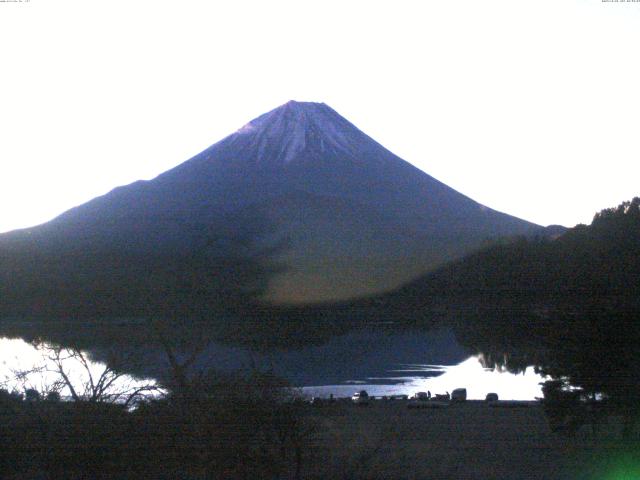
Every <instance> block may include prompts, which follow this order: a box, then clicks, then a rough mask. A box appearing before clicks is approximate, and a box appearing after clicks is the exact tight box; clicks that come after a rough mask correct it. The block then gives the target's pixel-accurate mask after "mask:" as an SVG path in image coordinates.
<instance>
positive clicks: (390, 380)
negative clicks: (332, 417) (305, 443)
mask: <svg viewBox="0 0 640 480" xmlns="http://www.w3.org/2000/svg"><path fill="white" fill-rule="evenodd" d="M208 353H209V356H208V357H209V358H208V359H207V361H206V363H207V364H209V365H216V366H217V367H219V368H220V367H222V368H223V369H226V370H235V369H242V368H244V367H246V366H247V365H248V361H247V356H250V357H251V362H250V363H252V364H253V365H257V366H262V367H266V368H268V369H271V370H272V371H273V372H274V373H275V374H277V375H280V376H282V377H284V378H286V379H287V380H288V381H289V382H290V383H291V384H292V385H294V386H299V387H301V389H302V392H303V393H304V394H305V395H308V396H320V397H328V396H329V395H330V394H333V395H334V396H336V397H346V396H351V395H352V394H353V392H354V391H356V390H361V389H366V390H367V391H368V392H369V394H371V395H375V396H383V395H411V394H413V393H415V392H418V391H431V392H432V393H433V394H435V393H445V392H447V391H448V392H451V391H452V390H453V389H455V388H460V387H464V388H466V389H467V393H468V398H470V399H484V397H485V396H486V394H487V393H489V392H495V393H497V394H498V395H499V397H500V398H501V399H504V400H533V399H535V398H536V397H541V396H542V393H541V388H540V385H539V383H540V382H541V381H543V378H542V377H541V376H539V375H537V374H535V373H534V372H533V369H532V368H529V369H527V370H526V371H525V372H524V373H521V374H511V373H507V372H500V371H498V370H490V369H485V368H483V367H482V365H481V363H480V360H479V358H478V357H469V354H468V353H465V352H464V350H463V349H461V348H460V346H459V345H457V344H456V342H455V340H454V337H453V336H452V334H451V332H449V331H440V332H428V333H425V332H405V333H398V334H393V335H382V334H380V333H375V332H353V333H350V334H347V335H343V336H339V337H336V338H334V339H332V340H330V341H329V342H327V343H326V344H325V345H322V346H313V347H307V348H302V349H297V350H291V351H279V352H271V353H269V354H255V353H250V352H248V351H247V350H245V349H237V348H229V347H223V346H220V345H212V347H211V349H210V350H209V352H208ZM222 358H226V359H227V362H222V361H221V359H222ZM231 359H234V360H231ZM416 361H421V362H423V363H420V364H418V363H410V362H416ZM427 362H428V363H427ZM442 363H448V364H449V365H441V364H442ZM46 365H47V361H46V355H43V352H42V351H39V350H37V349H36V348H34V347H33V346H32V345H31V344H29V343H27V342H25V341H23V340H20V339H7V338H0V387H3V388H9V389H17V390H24V389H26V388H35V389H36V390H38V391H44V390H46V386H47V385H48V384H51V383H52V382H53V381H54V380H55V375H56V374H55V373H52V372H48V371H47V370H49V368H46ZM43 367H45V368H43ZM90 367H91V371H92V372H94V375H95V374H96V373H95V372H99V371H100V370H101V369H103V368H104V364H101V363H100V362H95V361H93V362H90ZM26 370H34V372H33V373H32V374H30V375H28V376H26V377H23V378H22V379H19V380H16V378H15V377H16V373H17V372H22V371H26ZM68 371H69V373H70V376H71V377H72V378H73V379H74V380H73V381H74V382H78V384H82V382H85V381H86V376H87V372H86V371H85V370H83V368H82V367H81V366H79V365H73V364H69V365H68ZM119 382H120V383H119V385H118V386H116V388H118V387H120V388H124V387H125V385H126V387H127V388H130V387H131V386H132V385H136V384H137V383H143V382H144V383H148V382H149V380H145V379H140V378H136V377H133V376H124V377H123V378H122V379H119ZM61 393H62V394H63V395H64V392H61Z"/></svg>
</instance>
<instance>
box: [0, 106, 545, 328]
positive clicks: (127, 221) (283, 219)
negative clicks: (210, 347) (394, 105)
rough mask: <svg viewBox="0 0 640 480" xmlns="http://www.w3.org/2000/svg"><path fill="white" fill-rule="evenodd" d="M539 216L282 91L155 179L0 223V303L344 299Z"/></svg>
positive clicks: (127, 306)
mask: <svg viewBox="0 0 640 480" xmlns="http://www.w3.org/2000/svg"><path fill="white" fill-rule="evenodd" d="M540 231H541V227H539V226H537V225H534V224H532V223H529V222H526V221H523V220H520V219H517V218H515V217H512V216H509V215H506V214H504V213H500V212H497V211H494V210H492V209H490V208H487V207H485V206H483V205H480V204H479V203H477V202H475V201H473V200H471V199H470V198H468V197H466V196H464V195H462V194H460V193H458V192H456V191H455V190H453V189H451V188H449V187H447V186H446V185H444V184H443V183H441V182H439V181H438V180H436V179H434V178H432V177H430V176H429V175H427V174H426V173H424V172H422V171H420V170H418V169H417V168H415V167H413V166H412V165H410V164H409V163H407V162H405V161H404V160H402V159H400V158H399V157H397V156H396V155H394V154H393V153H391V152H390V151H388V150H386V149H385V148H384V147H382V146H381V145H380V144H378V143H376V142H375V141H374V140H372V139H371V138H370V137H368V136H367V135H365V134H364V133H363V132H361V131H360V130H358V129H357V128H356V127H355V126H353V125H352V124H351V123H349V122H348V121H347V120H345V119H344V118H343V117H341V116H340V115H339V114H338V113H336V112H335V111H334V110H332V109H331V108H329V107H328V106H326V105H324V104H319V103H300V102H289V103H287V104H285V105H283V106H281V107H278V108H276V109H275V110H272V111H270V112H268V113H266V114H264V115H262V116H260V117H258V118H256V119H254V120H253V121H251V122H249V123H248V124H247V125H245V126H244V127H242V128H241V129H239V130H238V131H237V132H235V133H233V134H232V135H230V136H228V137H226V138H224V139H223V140H221V141H220V142H218V143H216V144H215V145H213V146H211V147H209V148H208V149H206V150H205V151H203V152H202V153H200V154H198V155H196V156H195V157H193V158H192V159H190V160H188V161H186V162H184V163H182V164H181V165H179V166H177V167H175V168H173V169H172V170H169V171H167V172H165V173H163V174H161V175H159V176H158V177H156V178H155V179H153V180H150V181H138V182H135V183H133V184H130V185H127V186H124V187H119V188H116V189H114V190H113V191H111V192H110V193H108V194H106V195H104V196H101V197H98V198H95V199H94V200H92V201H90V202H87V203H86V204H83V205H81V206H78V207H76V208H73V209H71V210H69V211H67V212H65V213H63V214H62V215H60V216H59V217H57V218H55V219H54V220H52V221H50V222H48V223H45V224H43V225H40V226H37V227H33V228H29V229H25V230H19V231H14V232H10V233H7V234H4V235H0V262H1V265H0V267H1V268H0V289H1V295H2V302H1V305H0V313H1V314H2V315H5V316H6V315H15V316H24V315H40V314H42V315H51V314H54V315H56V316H60V315H62V316H64V315H68V316H81V315H90V316H114V315H115V316H145V315H158V314H165V313H166V314H168V315H172V316H173V315H184V314H186V315H187V316H206V315H209V314H210V313H211V312H212V311H217V309H218V308H226V307H227V306H228V305H229V304H234V305H237V306H243V305H244V306H246V305H249V304H251V302H255V301H261V302H267V303H271V304H276V305H293V304H296V305H304V304H313V303H323V302H336V301H345V300H349V299H354V298H359V297H365V296H368V295H374V294H380V293H381V292H386V291H390V290H392V289H395V288H397V287H399V286H401V285H403V284H404V283H406V282H408V281H410V280H412V279H414V278H416V277H419V276H420V275H423V274H425V273H427V272H429V271H432V270H434V269H435V268H437V267H440V266H442V265H444V264H445V263H446V262H448V261H451V260H454V259H457V258H460V257H462V256H463V255H465V254H467V253H469V252H472V251H474V250H476V249H478V248H479V247H480V246H482V245H483V244H485V243H486V242H487V240H490V239H495V238H500V237H505V236H514V235H530V234H536V233H538V232H540ZM222 304H224V305H222Z"/></svg>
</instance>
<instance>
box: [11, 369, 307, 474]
mask: <svg viewBox="0 0 640 480" xmlns="http://www.w3.org/2000/svg"><path fill="white" fill-rule="evenodd" d="M184 387H185V388H184V389H183V390H180V391H178V390H176V391H174V392H172V393H170V394H168V395H166V396H163V397H162V398H160V399H156V400H147V401H144V402H142V403H139V404H138V406H137V408H136V409H135V410H131V409H128V408H126V407H125V406H124V405H122V404H116V403H112V402H108V401H102V400H104V399H95V400H93V401H92V400H89V399H86V398H81V399H79V400H78V401H60V400H59V397H56V396H55V395H49V396H47V397H46V398H40V397H39V395H37V394H36V393H34V392H33V391H29V392H27V396H26V398H25V397H24V396H23V395H20V394H17V393H9V392H7V391H6V390H4V391H0V478H3V479H6V478H20V479H24V478H46V479H85V478H86V479H100V478H109V479H111V478H114V479H119V478H122V479H126V478H132V479H133V478H135V479H140V478H157V479H165V478H166V479H180V478H185V479H205V478H206V479H209V478H211V479H214V478H301V469H302V467H303V459H302V456H303V450H304V455H305V456H306V455H307V453H306V451H307V449H308V445H307V444H306V443H305V442H307V441H308V433H309V431H310V425H309V424H308V422H307V421H306V420H305V419H304V417H303V416H302V415H301V412H300V409H299V405H298V403H296V402H294V401H293V400H292V398H288V393H287V390H286V389H282V388H281V387H282V384H281V383H280V382H279V381H277V380H276V379H274V378H273V377H271V376H269V375H257V374H256V375H250V376H224V377H223V376H220V375H216V376H209V378H206V379H205V378H199V379H198V380H197V381H192V382H191V383H190V384H189V385H188V386H184Z"/></svg>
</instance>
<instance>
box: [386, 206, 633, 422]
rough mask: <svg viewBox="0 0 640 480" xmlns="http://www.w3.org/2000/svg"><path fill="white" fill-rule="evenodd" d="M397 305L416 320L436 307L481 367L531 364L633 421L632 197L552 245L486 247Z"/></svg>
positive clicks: (414, 287)
mask: <svg viewBox="0 0 640 480" xmlns="http://www.w3.org/2000/svg"><path fill="white" fill-rule="evenodd" d="M401 301H404V302H405V304H406V305H411V308H413V309H414V310H415V311H416V312H423V314H424V315H429V314H431V315H432V314H433V313H434V312H437V311H439V310H442V309H446V311H447V312H448V313H449V316H450V318H453V319H454V323H455V327H456V332H457V337H458V339H459V340H460V341H461V343H463V344H464V345H466V346H467V347H470V348H472V349H473V350H475V351H476V352H479V353H482V354H484V355H485V358H486V359H487V362H488V363H490V364H494V363H502V364H506V365H507V367H511V368H515V369H518V368H522V367H524V366H526V365H536V366H537V367H538V368H539V369H540V371H541V372H543V373H545V374H550V375H552V376H553V377H554V378H556V379H558V381H559V382H560V385H568V384H571V385H573V386H574V387H579V388H580V390H579V391H580V392H582V393H583V394H584V395H585V396H587V397H589V398H601V399H603V401H606V402H608V405H610V406H612V407H615V408H616V410H618V411H622V412H623V413H624V414H625V415H626V416H627V418H628V419H629V420H630V422H629V425H633V422H634V421H637V419H638V418H639V417H640V407H639V406H638V402H637V398H638V397H639V396H640V349H639V348H638V345H640V198H634V199H633V200H631V201H628V202H624V203H622V204H621V205H619V206H617V207H615V208H610V209H606V210H603V211H602V212H600V213H598V214H596V215H595V217H594V219H593V222H592V223H591V225H589V226H585V225H579V226H577V227H575V228H573V229H570V230H569V231H567V232H566V233H565V234H563V235H562V236H560V237H559V238H557V239H555V240H549V239H541V238H539V239H524V238H520V239H517V240H513V241H507V242H503V243H499V244H495V245H492V246H490V247H487V248H485V249H484V250H482V251H479V252H477V253H475V254H473V255H471V256H469V257H467V258H465V259H463V260H461V261H458V262H456V263H454V264H451V265H449V266H447V267H445V268H443V269H440V270H439V271H438V272H436V273H434V274H433V275H430V276H428V277H425V278H423V279H421V280H419V281H416V282H414V283H412V284H410V285H408V286H406V287H405V288H404V289H402V290H400V291H399V292H397V294H396V296H395V303H401ZM628 431H631V427H629V429H628Z"/></svg>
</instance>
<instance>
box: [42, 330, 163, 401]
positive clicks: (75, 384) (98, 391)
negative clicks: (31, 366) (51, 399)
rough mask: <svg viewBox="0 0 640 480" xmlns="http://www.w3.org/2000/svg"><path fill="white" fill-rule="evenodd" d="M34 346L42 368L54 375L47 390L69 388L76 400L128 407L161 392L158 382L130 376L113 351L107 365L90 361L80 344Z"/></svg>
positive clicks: (122, 362)
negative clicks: (42, 362)
mask: <svg viewBox="0 0 640 480" xmlns="http://www.w3.org/2000/svg"><path fill="white" fill-rule="evenodd" d="M33 345H34V347H35V348H36V349H38V350H39V351H41V352H42V354H43V358H44V360H45V363H44V365H43V366H42V367H39V368H40V371H41V372H42V373H49V374H54V375H55V378H54V380H53V382H52V383H50V384H48V385H49V388H48V391H56V392H61V391H62V390H63V389H66V390H67V391H68V392H69V395H70V397H71V399H72V400H73V401H76V402H78V401H85V402H103V403H118V404H122V405H124V406H125V407H128V406H130V405H131V404H133V403H135V402H136V401H139V400H141V399H143V398H145V397H148V396H149V395H151V394H158V393H160V392H161V389H160V388H159V387H158V385H157V384H156V382H155V381H153V380H143V381H138V380H136V379H134V378H133V377H131V376H130V375H128V374H127V373H126V372H125V370H124V368H123V365H125V364H126V359H125V358H123V357H122V356H118V355H117V354H115V353H114V352H111V353H110V355H109V358H108V360H107V362H106V363H105V364H99V363H94V362H91V361H90V359H89V358H88V357H87V354H86V353H85V352H83V351H82V350H81V349H80V348H78V347H77V346H69V347H62V346H59V345H52V344H49V343H45V342H42V341H39V340H38V341H34V342H33ZM30 373H34V371H31V372H30ZM48 391H47V392H43V393H48Z"/></svg>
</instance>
